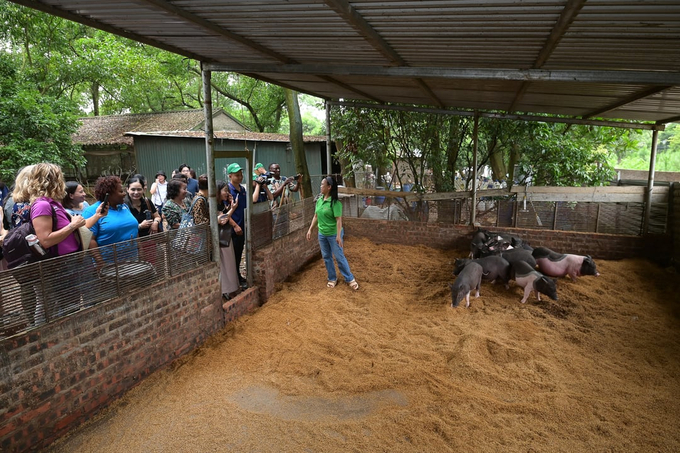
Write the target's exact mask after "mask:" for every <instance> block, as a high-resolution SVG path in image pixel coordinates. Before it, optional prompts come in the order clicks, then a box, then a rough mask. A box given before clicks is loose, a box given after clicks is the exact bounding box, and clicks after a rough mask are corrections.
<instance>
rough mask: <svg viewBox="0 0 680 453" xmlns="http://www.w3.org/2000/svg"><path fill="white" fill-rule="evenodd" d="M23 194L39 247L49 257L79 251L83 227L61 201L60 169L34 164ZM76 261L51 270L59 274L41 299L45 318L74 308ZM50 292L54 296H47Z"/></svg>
mask: <svg viewBox="0 0 680 453" xmlns="http://www.w3.org/2000/svg"><path fill="white" fill-rule="evenodd" d="M26 193H27V194H28V196H29V200H30V202H31V214H30V216H31V222H32V223H33V229H34V230H35V235H36V236H37V237H38V241H39V242H40V245H41V246H42V248H43V249H45V250H48V251H49V253H51V256H53V257H56V256H63V255H68V254H69V253H73V252H78V251H80V250H82V246H81V244H80V236H79V235H78V228H80V227H82V226H85V219H84V218H83V217H82V216H80V215H75V216H73V217H70V216H69V215H68V213H67V212H66V209H64V206H63V205H62V204H61V200H63V199H64V196H65V194H66V183H65V181H64V175H63V173H62V172H61V168H60V167H59V166H58V165H55V164H48V163H41V164H37V165H35V166H34V167H33V170H32V171H31V173H30V176H29V178H28V185H27V187H26ZM57 200H59V201H57ZM80 264H81V263H80V262H78V263H73V262H70V261H67V262H65V263H64V265H62V266H60V267H59V269H58V270H56V271H55V272H59V276H58V278H54V280H52V282H53V283H52V284H51V285H50V286H51V287H50V291H49V292H48V299H47V301H46V302H45V317H46V320H47V321H51V320H53V319H54V318H56V317H57V316H63V315H66V314H69V313H72V312H73V311H76V310H78V308H79V302H80V293H79V292H78V290H77V286H78V272H79V271H82V269H79V267H80ZM52 294H54V295H55V296H53V297H52V298H50V297H49V296H50V295H52Z"/></svg>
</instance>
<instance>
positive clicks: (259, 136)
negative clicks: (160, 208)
mask: <svg viewBox="0 0 680 453" xmlns="http://www.w3.org/2000/svg"><path fill="white" fill-rule="evenodd" d="M125 135H128V136H130V137H139V136H145V137H183V138H201V139H203V138H205V132H203V131H158V132H128V133H127V134H125ZM213 137H215V138H218V139H219V138H221V139H231V140H248V141H251V142H286V143H287V142H289V141H290V136H289V135H288V134H269V133H263V132H249V131H247V132H221V131H213ZM302 138H303V141H304V142H305V143H307V142H325V141H326V137H325V136H323V135H305V136H303V137H302Z"/></svg>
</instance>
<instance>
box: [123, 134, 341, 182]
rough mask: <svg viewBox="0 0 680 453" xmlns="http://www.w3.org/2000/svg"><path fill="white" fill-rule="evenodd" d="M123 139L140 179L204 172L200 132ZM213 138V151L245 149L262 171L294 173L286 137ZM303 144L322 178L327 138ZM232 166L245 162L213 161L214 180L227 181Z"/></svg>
mask: <svg viewBox="0 0 680 453" xmlns="http://www.w3.org/2000/svg"><path fill="white" fill-rule="evenodd" d="M126 135H128V136H129V138H133V139H134V143H135V151H136V159H137V161H136V168H137V169H138V171H139V172H140V173H141V174H143V175H154V174H156V171H158V170H164V171H165V172H166V173H167V174H168V175H169V174H170V172H171V171H172V169H174V168H177V167H178V166H179V164H182V163H185V164H187V165H189V166H190V167H191V168H192V169H194V170H196V174H197V175H200V174H201V173H205V172H206V160H205V133H203V132H202V131H175V132H130V133H128V134H126ZM214 137H215V150H216V151H226V152H230V151H232V152H237V151H242V150H243V149H244V148H247V149H249V150H251V151H252V152H253V155H254V157H253V158H254V159H255V161H256V162H261V163H262V164H263V165H264V166H265V167H267V168H268V167H269V164H271V163H274V162H276V163H278V164H279V165H280V166H281V174H282V175H283V176H290V175H294V174H296V173H297V170H296V167H295V158H294V156H293V150H292V149H291V147H290V138H289V136H288V135H286V134H266V133H259V132H247V131H243V132H222V131H214ZM303 140H304V146H305V155H306V158H307V166H308V168H309V171H310V174H312V175H321V174H325V173H326V172H327V171H326V161H325V156H326V137H322V136H305V137H303ZM231 162H238V163H239V165H241V166H243V167H245V159H244V158H233V159H225V158H221V159H216V160H215V171H216V173H217V174H216V178H217V179H223V180H226V179H227V175H226V174H225V171H226V168H227V166H228V165H229V164H230V163H231ZM336 170H338V169H337V168H336Z"/></svg>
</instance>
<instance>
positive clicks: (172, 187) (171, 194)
mask: <svg viewBox="0 0 680 453" xmlns="http://www.w3.org/2000/svg"><path fill="white" fill-rule="evenodd" d="M182 184H186V182H184V181H182V180H181V179H171V180H170V182H169V183H168V194H167V198H168V200H171V199H172V200H174V199H175V197H177V195H179V191H180V190H182Z"/></svg>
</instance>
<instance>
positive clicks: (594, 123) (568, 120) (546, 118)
mask: <svg viewBox="0 0 680 453" xmlns="http://www.w3.org/2000/svg"><path fill="white" fill-rule="evenodd" d="M328 103H329V104H330V105H339V106H343V107H358V108H367V109H381V110H398V111H406V112H420V113H435V114H439V115H455V116H466V117H473V116H474V115H475V112H473V111H472V110H446V109H433V108H427V107H408V106H402V105H384V104H383V105H381V104H368V103H365V102H344V101H328ZM477 114H478V115H479V116H480V117H482V118H495V119H499V120H515V121H539V122H543V123H562V124H583V125H589V126H603V127H619V128H623V129H640V130H657V131H663V130H665V126H664V125H663V124H658V123H657V124H649V123H630V122H624V121H605V120H586V119H581V118H560V117H553V116H539V115H515V114H508V113H492V112H478V113H477Z"/></svg>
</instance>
